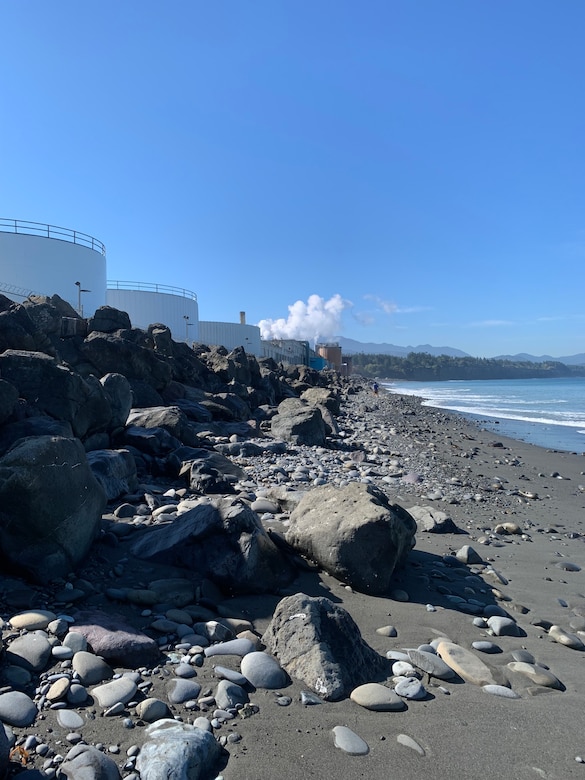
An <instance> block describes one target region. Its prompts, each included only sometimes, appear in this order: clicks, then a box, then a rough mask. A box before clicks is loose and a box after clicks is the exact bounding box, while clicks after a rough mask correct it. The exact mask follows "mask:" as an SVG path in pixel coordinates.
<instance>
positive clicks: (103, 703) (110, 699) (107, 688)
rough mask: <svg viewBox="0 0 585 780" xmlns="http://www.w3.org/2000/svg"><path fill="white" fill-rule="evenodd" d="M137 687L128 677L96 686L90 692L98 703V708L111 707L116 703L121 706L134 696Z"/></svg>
mask: <svg viewBox="0 0 585 780" xmlns="http://www.w3.org/2000/svg"><path fill="white" fill-rule="evenodd" d="M136 691H137V686H136V683H135V682H134V680H132V679H131V678H130V677H126V676H122V677H118V678H117V679H116V680H112V682H109V683H105V684H104V685H98V686H97V687H96V688H94V689H93V690H92V695H93V696H95V698H96V699H97V701H98V704H99V705H100V707H112V706H113V705H114V704H116V703H117V702H119V701H121V702H122V703H123V704H126V703H127V702H129V701H130V700H131V699H132V698H133V697H134V695H135V694H136Z"/></svg>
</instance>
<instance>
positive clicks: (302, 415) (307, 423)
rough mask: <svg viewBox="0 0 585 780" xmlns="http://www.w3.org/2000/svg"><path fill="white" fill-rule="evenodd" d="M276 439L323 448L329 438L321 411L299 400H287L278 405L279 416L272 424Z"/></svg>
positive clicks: (271, 429)
mask: <svg viewBox="0 0 585 780" xmlns="http://www.w3.org/2000/svg"><path fill="white" fill-rule="evenodd" d="M270 431H271V433H272V435H273V436H274V437H275V438H276V439H283V440H284V441H290V442H292V443H293V444H307V445H313V446H323V444H325V440H326V437H327V431H326V428H325V423H324V422H323V415H322V414H321V410H320V409H319V408H318V407H316V406H311V405H310V404H308V403H306V402H305V401H301V400H300V399H299V398H286V399H285V400H284V401H281V403H280V404H279V405H278V414H276V415H275V416H274V417H273V418H272V420H271V422H270Z"/></svg>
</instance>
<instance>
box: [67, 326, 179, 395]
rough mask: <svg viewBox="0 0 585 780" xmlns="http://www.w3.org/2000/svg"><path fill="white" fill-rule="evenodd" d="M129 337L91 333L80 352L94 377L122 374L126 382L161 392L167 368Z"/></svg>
mask: <svg viewBox="0 0 585 780" xmlns="http://www.w3.org/2000/svg"><path fill="white" fill-rule="evenodd" d="M132 335H133V333H132V332H130V333H127V336H128V337H124V336H123V335H120V333H103V332H98V331H94V332H92V333H90V334H89V336H88V337H87V338H86V339H85V340H84V342H83V344H82V345H81V348H80V349H81V353H82V355H83V357H84V358H85V360H87V361H88V362H89V363H91V365H92V366H93V367H94V369H95V373H97V375H98V376H103V375H104V374H109V373H120V372H121V371H123V373H124V376H125V377H126V378H127V379H140V380H143V381H145V382H148V384H149V385H152V387H154V389H155V390H161V389H162V388H164V387H165V386H166V385H167V384H168V383H169V382H170V380H171V368H170V366H169V365H168V363H166V362H165V361H164V360H163V359H161V358H159V357H158V356H157V355H156V353H155V352H154V350H152V349H148V348H147V347H146V346H142V345H141V344H137V343H135V341H134V339H133V338H130V337H131V336H132Z"/></svg>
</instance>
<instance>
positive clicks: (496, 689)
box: [481, 685, 520, 699]
mask: <svg viewBox="0 0 585 780" xmlns="http://www.w3.org/2000/svg"><path fill="white" fill-rule="evenodd" d="M481 687H482V690H484V691H485V692H486V693H491V694H492V695H493V696H502V698H504V699H519V698H520V696H519V695H518V694H517V693H516V692H515V691H513V690H512V689H511V688H506V686H505V685H482V686H481Z"/></svg>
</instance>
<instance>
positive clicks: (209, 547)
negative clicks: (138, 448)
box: [131, 498, 296, 593]
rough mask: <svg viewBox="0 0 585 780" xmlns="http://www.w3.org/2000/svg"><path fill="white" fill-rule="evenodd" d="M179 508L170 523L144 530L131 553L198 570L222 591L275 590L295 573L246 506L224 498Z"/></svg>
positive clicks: (194, 570)
mask: <svg viewBox="0 0 585 780" xmlns="http://www.w3.org/2000/svg"><path fill="white" fill-rule="evenodd" d="M183 507H184V509H185V510H186V511H183V512H182V513H180V514H179V516H178V517H177V518H176V519H175V520H174V521H173V523H172V524H171V525H167V526H164V527H159V528H157V527H154V528H149V529H146V530H145V531H143V532H142V534H141V536H140V538H139V539H138V541H137V542H135V543H134V544H133V545H132V548H131V552H132V554H133V555H135V556H136V557H137V558H142V559H144V560H149V561H153V562H155V563H163V564H170V565H172V566H180V567H184V568H186V569H188V570H189V571H191V572H197V575H198V576H200V577H202V578H207V579H209V580H211V581H212V582H214V583H215V584H216V585H218V586H219V587H220V588H221V589H222V590H223V591H224V592H225V593H265V592H270V591H274V590H275V589H278V588H280V587H283V586H284V585H287V584H288V583H290V582H291V581H292V579H293V578H294V576H295V575H296V570H295V568H294V567H293V565H292V564H291V563H290V561H289V559H288V558H287V557H286V556H285V555H284V553H283V552H281V550H279V548H278V547H276V545H275V544H274V542H273V541H272V540H271V539H270V537H269V536H268V534H267V533H266V531H265V530H264V528H263V526H262V523H261V522H260V519H259V518H258V515H257V514H256V513H255V512H253V511H252V509H250V507H249V506H247V505H246V504H244V503H242V502H240V501H238V500H236V499H228V498H223V499H217V500H215V501H210V500H209V499H200V500H195V501H190V502H184V504H183ZM179 508H180V509H181V505H179Z"/></svg>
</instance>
